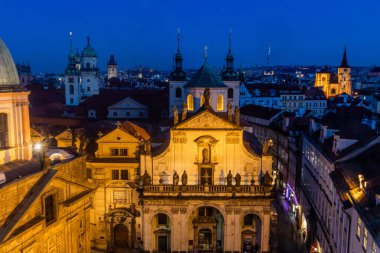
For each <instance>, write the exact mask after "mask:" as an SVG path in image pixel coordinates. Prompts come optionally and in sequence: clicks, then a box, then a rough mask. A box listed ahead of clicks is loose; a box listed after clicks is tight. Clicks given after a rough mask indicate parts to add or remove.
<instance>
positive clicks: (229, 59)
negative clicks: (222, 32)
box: [222, 31, 241, 107]
mask: <svg viewBox="0 0 380 253" xmlns="http://www.w3.org/2000/svg"><path fill="white" fill-rule="evenodd" d="M231 42H232V34H231V31H230V32H229V34H228V52H227V55H226V65H225V67H224V69H223V72H222V79H223V82H224V84H225V85H227V87H228V91H227V103H230V104H231V105H232V106H233V107H235V106H239V98H240V94H239V90H240V82H241V81H240V78H239V75H238V73H237V72H236V71H235V69H234V56H233V54H232V45H231Z"/></svg>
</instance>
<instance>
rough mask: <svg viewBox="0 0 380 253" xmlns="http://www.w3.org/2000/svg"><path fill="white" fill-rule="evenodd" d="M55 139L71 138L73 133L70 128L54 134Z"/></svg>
mask: <svg viewBox="0 0 380 253" xmlns="http://www.w3.org/2000/svg"><path fill="white" fill-rule="evenodd" d="M55 138H56V139H64V140H71V139H72V138H73V134H72V132H71V130H67V129H66V130H65V131H63V132H61V133H60V134H58V135H57V136H55Z"/></svg>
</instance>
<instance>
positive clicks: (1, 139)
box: [0, 113, 8, 149]
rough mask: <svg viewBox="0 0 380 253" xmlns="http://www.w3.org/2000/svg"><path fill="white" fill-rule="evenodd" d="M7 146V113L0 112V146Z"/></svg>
mask: <svg viewBox="0 0 380 253" xmlns="http://www.w3.org/2000/svg"><path fill="white" fill-rule="evenodd" d="M7 147H8V115H7V114H6V113H0V148H1V149H3V148H7Z"/></svg>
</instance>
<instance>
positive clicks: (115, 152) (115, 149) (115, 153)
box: [111, 148, 119, 156]
mask: <svg viewBox="0 0 380 253" xmlns="http://www.w3.org/2000/svg"><path fill="white" fill-rule="evenodd" d="M118 155H119V149H117V148H111V156H118Z"/></svg>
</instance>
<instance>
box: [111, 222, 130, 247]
mask: <svg viewBox="0 0 380 253" xmlns="http://www.w3.org/2000/svg"><path fill="white" fill-rule="evenodd" d="M113 235H114V244H115V248H127V247H128V246H129V245H128V236H129V231H128V228H127V226H125V225H124V224H117V225H116V226H115V228H114V230H113Z"/></svg>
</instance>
